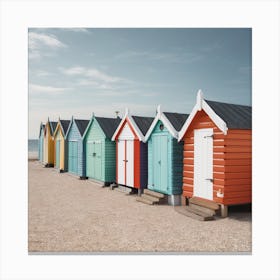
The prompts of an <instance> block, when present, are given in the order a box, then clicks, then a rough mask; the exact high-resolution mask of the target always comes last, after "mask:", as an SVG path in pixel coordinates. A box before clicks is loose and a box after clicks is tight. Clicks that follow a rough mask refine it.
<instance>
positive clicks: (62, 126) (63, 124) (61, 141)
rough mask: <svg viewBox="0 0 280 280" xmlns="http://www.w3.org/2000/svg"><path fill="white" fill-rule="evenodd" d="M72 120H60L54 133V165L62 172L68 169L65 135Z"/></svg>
mask: <svg viewBox="0 0 280 280" xmlns="http://www.w3.org/2000/svg"><path fill="white" fill-rule="evenodd" d="M69 124H70V121H69V120H61V119H59V120H58V123H57V125H56V129H55V131H54V134H53V139H54V167H55V168H57V169H58V170H59V171H60V172H63V171H66V169H67V157H66V154H67V152H66V151H67V150H66V149H67V147H66V141H65V135H66V132H67V130H68V127H69Z"/></svg>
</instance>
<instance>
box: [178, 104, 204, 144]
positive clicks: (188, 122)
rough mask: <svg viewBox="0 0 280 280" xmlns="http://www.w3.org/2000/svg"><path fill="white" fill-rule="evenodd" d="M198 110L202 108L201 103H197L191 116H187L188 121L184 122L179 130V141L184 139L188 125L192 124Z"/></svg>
mask: <svg viewBox="0 0 280 280" xmlns="http://www.w3.org/2000/svg"><path fill="white" fill-rule="evenodd" d="M198 111H201V110H200V109H199V105H198V104H197V103H196V104H195V105H194V107H193V109H192V112H191V113H190V115H189V117H188V118H187V120H186V122H185V123H184V125H183V127H182V128H181V130H180V131H179V137H178V142H180V141H181V140H182V138H183V137H184V135H185V133H186V131H187V129H188V127H189V126H190V124H191V122H192V120H193V119H194V117H195V115H196V113H197V112H198Z"/></svg>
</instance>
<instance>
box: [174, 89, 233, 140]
mask: <svg viewBox="0 0 280 280" xmlns="http://www.w3.org/2000/svg"><path fill="white" fill-rule="evenodd" d="M201 110H204V111H205V113H206V114H207V115H208V116H209V117H210V119H211V120H212V121H213V122H214V123H215V125H216V126H217V127H218V128H219V129H220V130H221V131H222V132H223V133H224V134H225V135H226V134H227V131H228V127H227V124H226V123H225V121H224V120H223V119H221V118H220V117H219V116H218V115H217V114H216V113H215V112H214V110H213V109H212V108H211V107H210V106H209V105H208V104H207V102H206V101H205V100H204V99H203V93H202V91H201V90H199V91H198V93H197V101H196V104H195V106H194V107H193V109H192V112H191V114H190V116H189V117H188V119H187V120H186V122H185V124H184V125H183V127H182V129H181V130H180V132H179V138H178V141H181V140H182V138H183V137H184V135H185V133H186V131H187V130H188V128H189V126H190V124H191V122H192V121H193V119H194V117H195V115H196V113H197V112H198V111H201Z"/></svg>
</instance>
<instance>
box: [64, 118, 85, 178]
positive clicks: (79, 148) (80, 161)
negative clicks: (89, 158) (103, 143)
mask: <svg viewBox="0 0 280 280" xmlns="http://www.w3.org/2000/svg"><path fill="white" fill-rule="evenodd" d="M88 123H89V120H79V119H74V118H73V117H72V120H71V122H70V124H69V127H68V130H67V132H66V137H65V139H66V141H67V162H68V172H70V173H72V174H74V175H77V176H79V177H80V178H81V179H86V168H85V161H86V160H85V149H84V141H83V135H84V132H85V130H86V128H87V126H88Z"/></svg>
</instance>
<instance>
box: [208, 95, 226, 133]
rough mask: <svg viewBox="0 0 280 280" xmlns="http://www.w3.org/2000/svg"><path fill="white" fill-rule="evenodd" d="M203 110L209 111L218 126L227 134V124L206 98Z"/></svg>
mask: <svg viewBox="0 0 280 280" xmlns="http://www.w3.org/2000/svg"><path fill="white" fill-rule="evenodd" d="M202 108H203V110H204V111H205V112H206V113H207V115H208V116H209V117H210V119H212V121H213V122H214V123H215V124H216V126H217V127H218V128H219V129H220V130H221V131H222V132H223V133H224V134H225V135H227V130H228V128H227V124H226V123H225V122H224V121H223V120H222V119H221V118H220V117H219V116H218V115H217V114H216V113H215V112H214V110H213V109H212V108H211V107H210V106H209V105H208V104H207V102H206V101H205V100H203V103H202Z"/></svg>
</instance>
